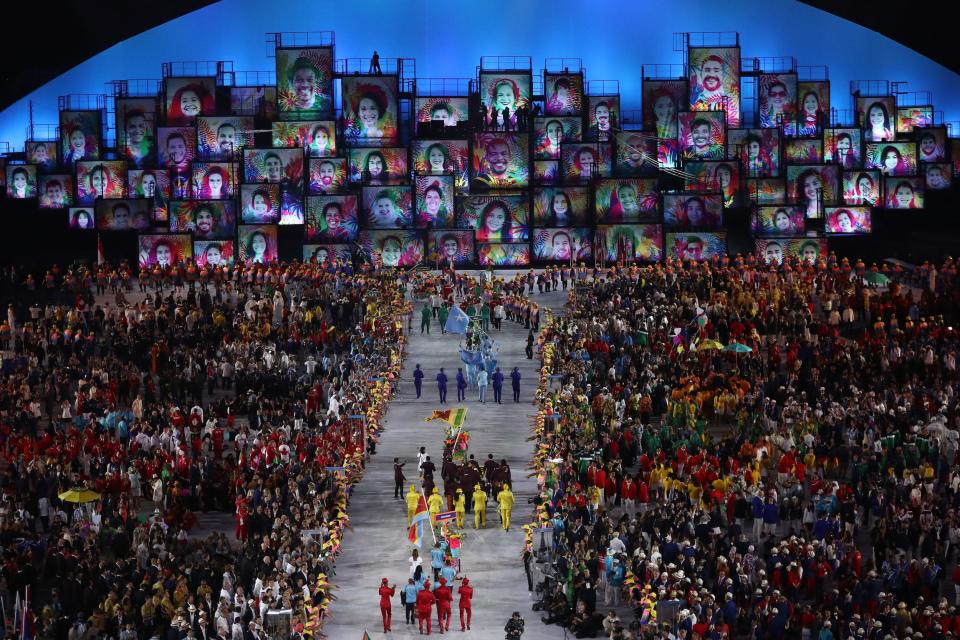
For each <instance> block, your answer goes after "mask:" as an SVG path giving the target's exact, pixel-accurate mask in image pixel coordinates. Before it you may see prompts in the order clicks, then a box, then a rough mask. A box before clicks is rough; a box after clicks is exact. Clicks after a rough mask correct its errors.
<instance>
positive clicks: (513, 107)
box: [480, 71, 531, 127]
mask: <svg viewBox="0 0 960 640" xmlns="http://www.w3.org/2000/svg"><path fill="white" fill-rule="evenodd" d="M530 85H531V81H530V73H529V72H526V73H501V72H499V71H490V72H484V71H481V72H480V102H481V104H483V107H484V109H486V111H487V117H486V120H487V124H489V123H490V122H491V116H493V117H494V118H499V117H502V116H503V110H504V109H507V110H508V111H507V113H508V115H509V117H510V120H511V122H512V124H513V126H514V127H515V126H516V113H517V109H519V108H520V107H526V106H528V105H529V104H530ZM491 108H492V109H493V111H495V112H496V113H495V114H494V113H493V112H492V111H491Z"/></svg>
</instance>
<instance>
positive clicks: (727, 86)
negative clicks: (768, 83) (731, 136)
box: [687, 47, 740, 127]
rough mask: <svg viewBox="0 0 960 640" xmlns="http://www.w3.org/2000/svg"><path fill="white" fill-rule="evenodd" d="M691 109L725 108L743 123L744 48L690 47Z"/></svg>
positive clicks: (731, 120)
mask: <svg viewBox="0 0 960 640" xmlns="http://www.w3.org/2000/svg"><path fill="white" fill-rule="evenodd" d="M687 60H688V64H687V66H688V70H689V77H688V79H689V90H690V95H689V97H690V100H689V102H690V110H691V111H724V112H725V113H726V120H727V125H728V126H731V127H739V126H740V47H690V48H689V51H688V53H687Z"/></svg>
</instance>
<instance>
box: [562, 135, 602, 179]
mask: <svg viewBox="0 0 960 640" xmlns="http://www.w3.org/2000/svg"><path fill="white" fill-rule="evenodd" d="M560 162H561V165H562V166H563V176H564V180H565V181H566V182H568V183H574V184H588V183H591V182H593V181H594V180H595V179H597V178H609V177H610V175H611V174H612V173H613V145H611V144H610V143H609V142H581V143H576V142H573V143H570V144H564V145H562V146H561V147H560Z"/></svg>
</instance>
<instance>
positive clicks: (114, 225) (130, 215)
mask: <svg viewBox="0 0 960 640" xmlns="http://www.w3.org/2000/svg"><path fill="white" fill-rule="evenodd" d="M150 205H151V203H150V201H149V200H147V199H145V198H136V199H134V198H130V199H127V200H97V202H96V204H95V205H94V209H95V211H96V214H95V216H94V217H95V218H96V221H97V229H98V230H100V231H146V230H148V229H149V228H150V225H151V220H150V213H151V211H150Z"/></svg>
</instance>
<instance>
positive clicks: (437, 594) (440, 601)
mask: <svg viewBox="0 0 960 640" xmlns="http://www.w3.org/2000/svg"><path fill="white" fill-rule="evenodd" d="M433 597H434V598H436V599H437V622H438V623H439V625H440V633H443V632H444V629H446V630H447V631H450V605H451V603H452V602H453V591H451V590H450V587H448V586H447V579H446V578H440V586H439V587H437V588H436V589H435V590H434V591H433Z"/></svg>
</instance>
